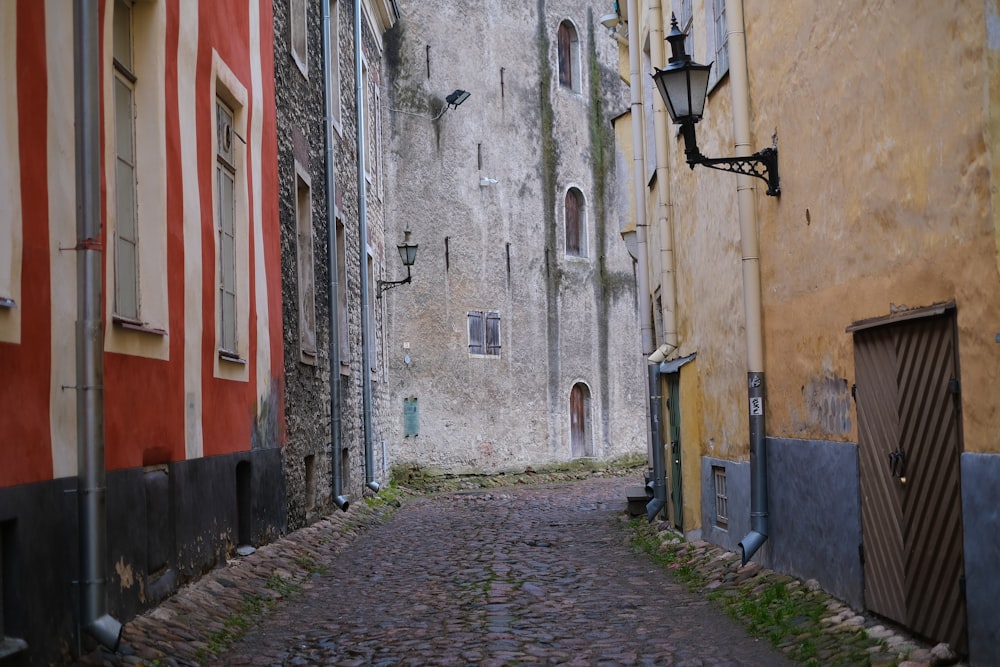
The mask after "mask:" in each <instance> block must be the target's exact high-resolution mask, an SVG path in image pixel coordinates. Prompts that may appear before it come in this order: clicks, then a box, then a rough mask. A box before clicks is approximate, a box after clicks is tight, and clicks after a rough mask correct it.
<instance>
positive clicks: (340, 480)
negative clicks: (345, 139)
mask: <svg viewBox="0 0 1000 667" xmlns="http://www.w3.org/2000/svg"><path fill="white" fill-rule="evenodd" d="M321 4H322V5H323V90H324V92H325V95H324V96H323V105H324V109H325V111H326V118H325V122H324V125H325V130H326V164H325V166H326V223H327V224H326V232H327V234H326V248H327V261H326V266H327V269H328V271H329V272H330V293H329V301H330V304H329V306H330V457H331V458H332V459H333V462H332V463H333V492H332V496H333V504H334V505H336V506H337V507H338V508H339V509H341V510H343V511H345V512H346V511H347V508H348V507H349V505H350V503H349V502H348V500H347V498H345V497H344V471H343V469H342V466H343V463H342V460H341V457H342V449H343V443H342V442H341V436H340V422H341V414H340V409H341V406H340V400H341V386H340V308H339V307H338V302H339V300H340V286H339V284H338V283H339V280H340V267H339V265H338V263H337V216H336V210H337V198H336V187H337V179H336V178H335V174H334V169H335V167H336V164H335V161H334V155H333V148H334V139H333V93H332V91H331V90H330V80H331V79H330V72H331V68H332V67H333V54H332V53H331V51H330V49H331V44H332V43H333V39H332V37H331V35H330V22H331V17H330V3H329V2H324V3H321Z"/></svg>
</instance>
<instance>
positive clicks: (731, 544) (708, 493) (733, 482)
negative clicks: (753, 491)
mask: <svg viewBox="0 0 1000 667" xmlns="http://www.w3.org/2000/svg"><path fill="white" fill-rule="evenodd" d="M713 466H719V467H722V468H725V469H726V496H727V498H728V503H727V504H728V506H729V521H728V526H727V527H725V528H723V527H720V526H719V523H718V521H717V517H716V513H715V481H714V479H713V477H712V467H713ZM749 531H750V463H749V462H744V463H736V462H734V461H726V460H725V459H714V458H711V457H708V456H703V457H702V458H701V537H702V539H704V540H705V541H707V542H711V543H713V544H718V545H719V546H721V547H724V548H726V549H728V550H730V551H739V543H740V540H742V539H743V536H744V535H746V534H747V532H749ZM763 548H764V549H767V543H766V542H765V543H764V547H763Z"/></svg>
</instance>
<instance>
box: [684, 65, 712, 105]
mask: <svg viewBox="0 0 1000 667" xmlns="http://www.w3.org/2000/svg"><path fill="white" fill-rule="evenodd" d="M711 69H712V66H711V65H695V66H693V67H691V68H690V69H689V70H688V72H689V76H690V77H691V88H690V90H691V115H692V116H694V117H695V118H701V116H702V114H703V113H704V112H705V98H706V97H708V75H709V72H710V71H711Z"/></svg>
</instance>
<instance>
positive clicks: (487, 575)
mask: <svg viewBox="0 0 1000 667" xmlns="http://www.w3.org/2000/svg"><path fill="white" fill-rule="evenodd" d="M623 496H624V494H623V481H622V480H621V479H614V478H612V479H595V480H592V481H585V482H579V483H575V484H571V485H548V486H541V487H528V488H514V489H510V488H508V489H497V490H491V491H476V492H469V493H450V494H445V495H437V496H433V497H425V498H419V499H415V500H412V501H409V502H407V504H406V505H405V507H404V508H403V509H402V510H401V511H399V512H398V513H397V514H396V515H395V516H394V517H392V518H391V519H390V520H389V521H388V522H387V523H385V524H383V525H380V526H378V527H376V528H374V529H372V530H370V531H368V532H366V533H365V534H364V535H362V536H361V537H359V538H358V539H357V540H356V541H355V542H354V544H353V545H352V546H351V547H350V548H349V549H347V550H345V551H343V552H342V553H341V555H340V556H339V557H338V558H336V559H335V560H334V561H333V562H332V563H330V564H329V566H328V568H327V569H326V570H325V571H324V572H323V574H321V575H315V576H313V577H312V578H311V579H310V580H309V581H307V582H306V583H305V584H304V588H305V590H304V591H303V593H302V594H301V595H299V596H296V597H295V598H294V599H293V600H292V601H290V602H289V603H288V604H285V605H282V606H281V607H279V609H278V611H277V612H276V613H275V614H274V615H272V616H270V617H268V618H267V620H266V621H265V622H264V623H263V624H262V625H260V626H258V627H255V628H253V629H252V630H251V631H250V632H248V633H247V634H246V635H245V636H244V637H243V638H242V639H241V640H240V641H239V642H238V644H236V645H235V646H234V647H233V650H232V652H230V653H229V654H226V655H222V656H220V657H219V658H218V659H217V660H215V661H213V662H212V663H210V664H215V665H312V664H321V665H331V664H332V665H368V664H376V665H396V664H399V665H428V664H438V665H464V664H475V665H514V664H531V663H542V664H575V665H597V664H615V665H617V664H626V665H628V664H640V665H641V664H650V665H653V664H655V665H781V664H790V663H788V662H786V660H785V658H784V656H782V655H781V654H779V653H776V652H775V651H774V650H773V649H772V648H771V647H770V646H768V645H767V643H766V642H759V641H757V640H754V639H752V638H750V637H748V636H747V635H746V633H745V632H744V631H743V630H742V629H741V628H740V627H738V626H737V625H736V624H735V623H734V622H733V621H731V620H730V619H729V618H727V617H725V616H724V615H722V614H721V612H719V611H718V610H716V609H714V608H712V607H710V606H709V603H708V602H707V601H705V599H704V598H703V597H701V596H696V595H694V594H691V593H689V592H687V591H686V590H685V589H683V588H682V587H681V586H680V585H679V584H676V583H674V582H672V581H670V579H669V578H668V577H666V576H665V574H664V572H663V570H662V569H660V568H658V567H657V566H655V565H654V564H652V563H651V562H650V561H649V559H648V558H645V557H643V556H641V555H635V554H633V553H632V552H631V551H630V550H629V548H628V546H626V545H625V541H624V540H623V536H622V533H621V530H620V527H619V525H618V523H617V520H616V518H615V515H616V513H617V512H619V511H620V510H622V509H623V508H624V497H623Z"/></svg>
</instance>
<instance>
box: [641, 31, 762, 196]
mask: <svg viewBox="0 0 1000 667" xmlns="http://www.w3.org/2000/svg"><path fill="white" fill-rule="evenodd" d="M670 27H671V30H670V34H669V35H667V41H668V42H670V48H671V52H672V55H671V57H670V60H669V61H668V63H667V66H666V67H665V68H664V69H660V68H658V67H656V68H654V69H655V70H656V73H655V74H653V81H655V82H656V89H657V90H658V91H660V96H661V97H662V98H663V102H664V103H665V104H666V105H667V112H668V113H669V114H670V119H671V120H672V121H673V122H674V123H676V124H678V125H680V126H681V135H683V137H684V154H685V155H686V156H687V163H688V166H690V167H691V168H692V169H694V166H695V165H696V164H700V165H704V166H706V167H710V168H712V169H721V170H722V171H730V172H733V173H735V174H745V175H747V176H756V177H757V178H759V179H761V180H763V181H764V182H766V183H767V194H769V195H771V196H772V197H776V196H778V195H779V194H781V186H780V182H779V180H778V147H777V146H776V145H775V146H771V147H770V148H765V149H763V150H760V151H757V152H756V153H754V154H753V155H749V156H747V157H715V158H711V157H705V156H704V155H702V154H701V151H699V150H698V138H697V137H696V136H695V131H694V126H695V123H697V122H698V121H699V120H701V116H702V114H703V113H704V111H705V98H706V97H708V75H709V72H710V71H711V69H712V65H711V64H709V65H701V64H699V63H696V62H694V61H692V60H691V56H690V55H688V54H687V52H685V50H684V39H685V37H687V35H685V33H683V32H681V31H680V28H678V27H677V17H676V16H671V21H670Z"/></svg>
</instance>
